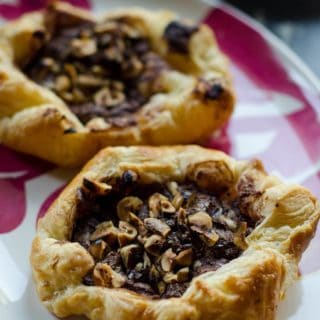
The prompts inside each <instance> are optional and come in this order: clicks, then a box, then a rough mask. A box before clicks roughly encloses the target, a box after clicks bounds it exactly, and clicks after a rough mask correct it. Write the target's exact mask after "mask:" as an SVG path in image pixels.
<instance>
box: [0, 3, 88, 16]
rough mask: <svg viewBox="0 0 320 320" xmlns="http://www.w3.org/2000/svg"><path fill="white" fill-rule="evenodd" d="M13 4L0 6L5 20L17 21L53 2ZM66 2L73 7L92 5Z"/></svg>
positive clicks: (0, 12)
mask: <svg viewBox="0 0 320 320" xmlns="http://www.w3.org/2000/svg"><path fill="white" fill-rule="evenodd" d="M12 2H13V4H0V15H1V16H2V17H3V18H5V19H16V18H18V17H19V16H20V15H21V14H23V13H26V12H29V11H34V10H39V9H42V8H43V7H45V6H46V5H48V4H49V3H50V2H52V1H51V0H32V1H26V0H15V1H12ZM65 2H69V3H71V4H73V5H76V6H80V7H84V8H90V4H89V1H88V0H69V1H65Z"/></svg>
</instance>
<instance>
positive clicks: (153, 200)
mask: <svg viewBox="0 0 320 320" xmlns="http://www.w3.org/2000/svg"><path fill="white" fill-rule="evenodd" d="M161 201H168V198H167V197H165V196H164V195H162V194H160V193H154V194H153V195H152V196H151V197H150V198H149V201H148V205H149V210H150V211H149V215H150V217H151V218H157V217H159V214H160V210H161V203H160V202H161Z"/></svg>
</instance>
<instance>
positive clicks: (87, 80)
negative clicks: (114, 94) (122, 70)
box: [77, 74, 108, 87]
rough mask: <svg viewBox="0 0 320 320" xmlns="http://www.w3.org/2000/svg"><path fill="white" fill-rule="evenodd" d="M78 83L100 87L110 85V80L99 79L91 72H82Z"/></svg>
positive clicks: (83, 85)
mask: <svg viewBox="0 0 320 320" xmlns="http://www.w3.org/2000/svg"><path fill="white" fill-rule="evenodd" d="M77 84H78V85H79V86H82V87H100V86H104V85H108V81H106V80H103V79H99V78H97V77H95V76H92V75H89V74H80V75H79V76H78V77H77Z"/></svg>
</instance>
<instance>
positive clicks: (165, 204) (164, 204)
mask: <svg viewBox="0 0 320 320" xmlns="http://www.w3.org/2000/svg"><path fill="white" fill-rule="evenodd" d="M160 210H161V211H162V212H163V213H169V214H173V213H175V212H176V208H175V207H174V206H173V205H172V204H171V202H170V201H169V200H161V201H160Z"/></svg>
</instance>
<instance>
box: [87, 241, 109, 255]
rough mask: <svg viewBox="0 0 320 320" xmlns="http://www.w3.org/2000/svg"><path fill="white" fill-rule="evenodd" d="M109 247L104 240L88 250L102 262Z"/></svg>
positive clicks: (92, 245)
mask: <svg viewBox="0 0 320 320" xmlns="http://www.w3.org/2000/svg"><path fill="white" fill-rule="evenodd" d="M107 246H108V245H107V244H106V243H105V242H104V241H103V240H97V241H96V242H94V243H93V244H91V245H90V247H89V249H88V250H89V252H90V253H91V255H92V256H93V257H94V258H95V259H96V260H102V259H103V257H104V254H105V251H106V248H107ZM108 247H109V246H108ZM109 249H110V248H109Z"/></svg>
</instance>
